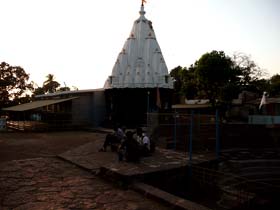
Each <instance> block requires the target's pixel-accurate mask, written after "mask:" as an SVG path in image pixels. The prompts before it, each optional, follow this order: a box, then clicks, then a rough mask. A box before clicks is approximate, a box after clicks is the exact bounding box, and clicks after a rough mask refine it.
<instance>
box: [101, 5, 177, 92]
mask: <svg viewBox="0 0 280 210" xmlns="http://www.w3.org/2000/svg"><path fill="white" fill-rule="evenodd" d="M144 3H146V1H145V0H142V4H141V10H140V12H139V13H140V17H139V18H138V19H137V20H135V21H134V24H133V27H132V30H131V32H130V34H129V37H128V38H127V40H126V42H125V44H124V46H123V48H122V50H121V52H120V53H119V55H118V57H117V59H116V62H115V65H114V67H113V70H112V74H111V76H109V77H108V79H107V80H106V82H105V85H104V88H105V89H110V88H156V87H160V88H173V80H172V78H171V77H170V75H169V74H168V69H167V66H166V64H165V61H164V58H163V55H162V52H161V49H160V46H159V44H158V42H157V40H156V35H155V32H154V29H153V26H152V22H151V21H149V20H148V19H146V17H145V16H144V15H145V13H146V12H145V11H144Z"/></svg>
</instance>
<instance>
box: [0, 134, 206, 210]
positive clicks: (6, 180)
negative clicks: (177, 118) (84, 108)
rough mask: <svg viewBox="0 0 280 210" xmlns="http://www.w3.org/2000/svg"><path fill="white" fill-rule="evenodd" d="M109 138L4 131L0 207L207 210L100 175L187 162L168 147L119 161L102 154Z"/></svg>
mask: <svg viewBox="0 0 280 210" xmlns="http://www.w3.org/2000/svg"><path fill="white" fill-rule="evenodd" d="M105 135H106V134H105V133H96V132H59V133H55V132H53V133H11V132H8V133H1V135H0V152H1V153H0V209H3V210H10V209H15V210H25V209H28V210H30V209H34V210H35V209H36V210H38V209H39V210H40V209H48V210H49V209H55V210H58V209H75V210H77V209H108V210H109V209H124V210H125V209H127V210H140V209H142V210H144V209H145V210H149V209H153V210H154V209H159V210H161V209H163V210H164V209H206V208H204V207H203V206H199V205H196V204H194V203H192V202H188V201H186V200H183V199H177V198H176V197H175V196H172V195H169V194H167V193H164V192H161V191H159V190H156V189H151V188H150V187H149V186H146V185H145V184H142V185H141V184H139V183H136V184H135V185H134V189H133V187H127V188H123V187H121V186H119V185H118V184H117V183H114V182H112V181H108V180H105V179H104V178H102V177H100V176H99V175H98V174H99V173H100V170H101V169H102V168H103V170H105V171H111V172H115V173H119V174H121V175H124V176H134V175H139V174H145V173H149V172H152V171H155V170H166V169H168V168H174V167H180V166H184V165H186V164H187V160H186V157H185V154H179V153H174V152H172V151H171V152H168V151H166V150H164V149H158V150H157V151H156V153H155V155H153V156H151V157H148V158H146V159H143V160H141V162H140V163H139V164H133V163H127V162H119V161H118V159H117V155H116V154H115V153H112V152H105V153H104V152H98V148H100V146H101V145H102V143H103V140H104V138H105ZM204 159H205V157H204V156H203V155H200V156H196V157H194V160H195V161H203V160H204ZM135 188H137V189H138V190H135ZM145 190H146V191H145ZM137 191H138V192H142V193H138V192H137ZM148 191H150V192H152V191H153V192H154V193H155V194H157V196H162V197H165V198H166V200H167V201H168V202H166V201H165V202H162V201H163V200H162V198H161V199H159V197H158V198H157V199H152V198H155V196H152V195H151V194H149V193H148Z"/></svg>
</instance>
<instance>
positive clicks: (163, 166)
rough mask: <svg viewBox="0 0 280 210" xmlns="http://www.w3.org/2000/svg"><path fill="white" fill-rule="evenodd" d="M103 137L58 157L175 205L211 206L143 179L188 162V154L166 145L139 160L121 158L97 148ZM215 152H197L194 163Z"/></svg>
mask: <svg viewBox="0 0 280 210" xmlns="http://www.w3.org/2000/svg"><path fill="white" fill-rule="evenodd" d="M103 141H104V139H101V138H100V139H95V141H94V142H90V143H87V144H85V145H82V146H80V147H77V148H75V149H73V150H70V151H67V152H65V153H63V154H61V155H59V157H60V158H61V159H63V160H66V161H68V162H71V163H72V164H75V165H77V166H78V167H80V168H83V169H85V170H87V171H90V172H91V173H94V174H98V175H101V176H103V177H105V178H106V179H107V180H110V181H113V182H114V183H115V184H120V185H122V186H126V187H129V188H130V189H134V190H135V191H138V192H141V193H142V194H144V195H145V196H147V197H152V198H154V199H156V200H159V201H161V202H163V203H166V204H167V205H168V206H171V207H172V209H184V210H186V209H188V210H190V209H203V210H206V209H208V208H206V207H204V206H201V205H199V204H196V203H194V202H191V201H188V200H184V199H182V198H179V197H176V196H174V195H171V194H169V193H167V192H164V191H162V190H160V189H157V188H155V187H152V186H150V185H147V184H145V183H143V182H139V180H141V181H143V180H144V178H145V176H148V175H149V174H151V173H157V172H164V171H168V170H173V169H180V168H183V167H186V166H187V165H188V164H189V161H188V154H187V153H182V152H175V151H172V150H167V149H163V148H156V151H155V153H154V154H153V155H152V156H149V157H143V158H141V160H140V162H139V163H130V162H126V161H119V160H118V156H117V153H115V152H111V151H109V152H98V149H99V148H101V145H102V143H103ZM214 158H215V155H214V154H194V155H193V157H192V164H198V163H202V162H205V161H209V160H211V159H214Z"/></svg>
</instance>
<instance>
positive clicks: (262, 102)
mask: <svg viewBox="0 0 280 210" xmlns="http://www.w3.org/2000/svg"><path fill="white" fill-rule="evenodd" d="M266 97H267V92H263V96H262V100H261V103H260V106H259V109H261V108H262V106H263V105H265V104H266V103H267V102H266Z"/></svg>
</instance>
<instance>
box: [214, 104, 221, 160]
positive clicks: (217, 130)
mask: <svg viewBox="0 0 280 210" xmlns="http://www.w3.org/2000/svg"><path fill="white" fill-rule="evenodd" d="M215 121H216V122H215V123H216V158H217V159H219V156H220V127H219V111H218V109H216V120H215Z"/></svg>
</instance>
